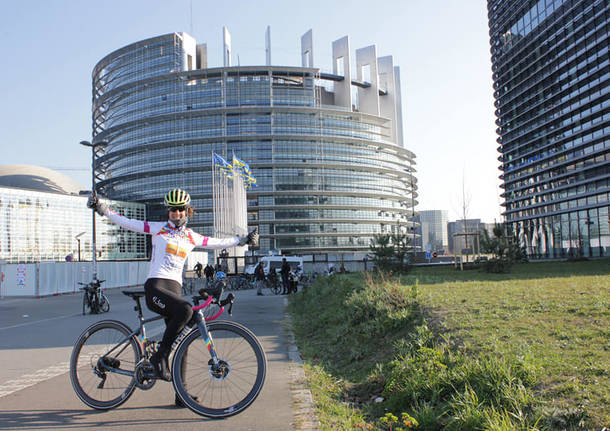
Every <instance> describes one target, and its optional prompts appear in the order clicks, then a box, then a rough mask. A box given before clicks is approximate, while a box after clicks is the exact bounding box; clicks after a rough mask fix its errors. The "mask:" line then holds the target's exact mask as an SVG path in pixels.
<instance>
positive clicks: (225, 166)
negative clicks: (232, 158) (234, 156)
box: [212, 152, 233, 174]
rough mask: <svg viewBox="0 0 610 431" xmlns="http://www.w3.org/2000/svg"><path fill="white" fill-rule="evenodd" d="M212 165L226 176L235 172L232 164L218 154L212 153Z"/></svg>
mask: <svg viewBox="0 0 610 431" xmlns="http://www.w3.org/2000/svg"><path fill="white" fill-rule="evenodd" d="M212 165H213V166H216V167H217V168H218V169H219V170H220V171H221V172H223V173H225V174H231V173H232V172H233V167H232V166H231V163H229V162H227V161H226V160H225V159H223V158H222V157H221V156H219V155H218V154H216V153H214V152H212Z"/></svg>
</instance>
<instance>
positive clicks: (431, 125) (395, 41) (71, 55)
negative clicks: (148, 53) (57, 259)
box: [0, 0, 501, 222]
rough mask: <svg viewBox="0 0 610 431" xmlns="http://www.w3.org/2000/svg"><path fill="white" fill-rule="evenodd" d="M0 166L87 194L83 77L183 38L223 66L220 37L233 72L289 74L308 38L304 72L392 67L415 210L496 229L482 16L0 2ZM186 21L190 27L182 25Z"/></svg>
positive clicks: (389, 1)
mask: <svg viewBox="0 0 610 431" xmlns="http://www.w3.org/2000/svg"><path fill="white" fill-rule="evenodd" d="M0 8H1V9H0V12H1V13H0V23H1V25H0V33H1V34H0V53H1V55H2V59H3V60H2V64H3V65H2V68H0V94H1V95H2V97H1V100H2V102H1V103H0V144H1V146H2V147H1V148H2V158H1V159H0V163H1V164H17V163H22V164H33V165H39V166H45V167H49V168H53V169H57V170H59V171H60V172H62V173H64V174H65V175H67V176H69V177H71V178H73V179H74V180H76V181H77V182H79V183H81V184H82V185H83V186H88V185H89V184H90V178H91V177H90V175H91V174H90V171H88V169H89V167H90V163H91V153H90V152H89V151H88V149H86V148H85V147H83V146H80V145H78V142H79V141H81V140H83V139H87V140H88V139H90V138H91V71H92V69H93V66H94V65H95V64H96V63H97V62H98V61H99V60H101V59H102V58H103V57H104V56H105V55H107V54H109V53H110V52H112V51H114V50H116V49H119V48H121V47H123V46H125V45H128V44H130V43H133V42H136V41H138V40H142V39H146V38H149V37H153V36H157V35H161V34H166V33H171V32H174V31H176V32H180V31H185V32H187V33H190V34H192V35H193V36H194V37H195V39H197V42H198V43H203V42H205V43H207V45H208V65H209V66H210V67H214V66H220V65H221V64H222V27H223V26H227V27H228V29H229V31H230V33H231V38H232V45H233V64H237V61H238V56H239V63H240V64H241V65H249V64H264V62H265V37H264V36H265V30H266V27H267V25H270V26H271V50H272V63H273V64H277V65H300V54H299V53H300V38H301V35H302V34H304V33H305V32H306V31H307V30H309V29H310V28H311V29H313V40H314V66H316V67H321V68H322V69H326V70H330V69H331V43H332V41H334V40H336V39H339V38H340V37H343V36H345V35H349V37H350V45H351V49H352V54H353V51H354V50H355V49H357V48H361V47H364V46H368V45H371V44H376V45H377V51H378V55H379V56H385V55H392V56H393V57H394V64H395V65H398V66H400V70H401V82H402V100H403V117H404V118H403V122H404V131H405V144H406V146H407V148H409V149H410V150H412V151H413V152H415V154H416V155H417V159H416V161H417V170H418V174H417V176H418V179H419V194H420V197H419V202H420V203H419V206H418V207H417V209H418V210H430V209H444V210H447V211H448V212H449V219H450V220H455V219H457V218H460V217H461V214H462V209H461V208H462V202H463V199H462V190H465V192H466V196H467V197H466V201H467V202H468V212H467V216H468V217H469V218H481V219H482V220H483V221H486V222H492V221H493V220H494V219H496V220H499V219H500V216H499V214H500V211H501V209H500V206H499V203H500V198H499V193H500V190H501V189H500V188H499V184H500V180H499V179H498V175H499V173H500V171H499V170H498V164H499V163H498V161H497V157H498V153H497V151H496V148H497V146H498V145H497V143H496V134H495V128H496V126H495V124H494V120H495V117H494V106H493V95H492V92H493V90H492V80H491V62H490V54H489V36H488V28H487V9H486V2H484V1H482V0H437V1H433V2H431V1H426V0H378V1H376V2H370V1H361V0H349V1H348V0H341V1H338V0H326V1H318V0H310V1H305V2H292V3H281V2H279V3H278V2H277V1H268V0H256V1H251V0H247V1H246V0H234V1H227V2H211V1H203V0H192V1H191V0H173V1H169V0H163V1H162V0H123V1H116V0H106V1H105V2H101V3H100V2H93V1H89V0H80V1H77V0H55V1H43V0H39V1H32V0H29V1H28V0H21V1H18V2H17V1H8V0H2V1H0ZM191 11H192V13H191Z"/></svg>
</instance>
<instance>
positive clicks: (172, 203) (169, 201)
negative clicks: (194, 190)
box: [165, 189, 191, 207]
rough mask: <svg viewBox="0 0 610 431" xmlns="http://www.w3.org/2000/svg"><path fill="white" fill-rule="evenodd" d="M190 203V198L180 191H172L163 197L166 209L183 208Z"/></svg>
mask: <svg viewBox="0 0 610 431" xmlns="http://www.w3.org/2000/svg"><path fill="white" fill-rule="evenodd" d="M190 203H191V197H190V196H189V194H188V193H187V192H185V191H184V190H182V189H174V190H170V191H169V192H167V194H166V195H165V205H166V206H168V207H185V206H188V205H189V204H190Z"/></svg>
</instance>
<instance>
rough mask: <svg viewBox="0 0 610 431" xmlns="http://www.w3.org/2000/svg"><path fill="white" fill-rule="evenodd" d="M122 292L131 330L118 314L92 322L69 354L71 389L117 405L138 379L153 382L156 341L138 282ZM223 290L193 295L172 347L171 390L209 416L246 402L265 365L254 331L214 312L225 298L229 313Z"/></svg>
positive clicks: (103, 406)
mask: <svg viewBox="0 0 610 431" xmlns="http://www.w3.org/2000/svg"><path fill="white" fill-rule="evenodd" d="M123 293H124V294H125V295H127V296H129V297H130V298H132V299H133V300H134V301H135V302H136V305H135V307H134V310H135V311H136V312H137V315H138V319H139V327H138V328H137V329H136V330H131V329H130V328H129V327H128V326H127V325H126V324H124V323H122V322H119V321H117V320H103V321H100V322H97V323H94V324H93V325H91V326H89V327H88V328H87V329H86V330H85V331H84V332H83V333H82V334H81V335H80V336H79V337H78V339H77V341H76V343H75V345H74V349H73V351H72V355H71V357H70V380H71V381H72V387H73V388H74V391H75V392H76V395H77V396H78V397H79V398H80V399H81V401H82V402H84V403H85V404H86V405H88V406H89V407H92V408H94V409H98V410H109V409H113V408H115V407H118V406H120V405H121V404H123V403H124V402H125V401H127V399H128V398H129V397H130V396H131V395H132V393H133V392H134V390H135V388H136V387H137V388H140V389H143V390H148V389H151V388H152V387H153V386H154V384H155V382H156V379H155V377H154V369H153V367H152V365H151V364H150V356H151V355H152V354H153V353H154V351H155V350H156V343H155V342H151V341H150V340H148V339H147V337H146V327H145V325H146V324H147V323H150V322H153V321H156V320H160V319H163V316H155V317H152V318H149V319H144V318H143V316H142V306H141V304H140V299H141V298H142V297H144V296H145V293H144V291H143V290H137V291H124V292H123ZM221 296H222V289H201V290H200V291H199V295H196V296H194V297H193V302H194V303H195V305H194V306H193V311H194V313H193V318H192V319H191V321H190V322H189V325H187V327H186V328H185V330H184V331H182V333H181V334H180V335H179V336H178V337H177V339H176V341H175V342H174V344H173V345H172V349H171V350H172V352H173V357H172V358H173V359H172V362H171V364H172V365H171V368H170V371H171V376H172V382H173V385H174V389H175V391H176V394H177V395H178V397H179V398H180V399H181V400H182V402H183V403H184V404H185V405H186V406H187V407H188V408H189V409H190V410H192V411H193V412H195V413H197V414H199V415H202V416H206V417H210V418H225V417H228V416H232V415H235V414H237V413H240V412H242V411H243V410H245V409H246V408H247V407H249V406H250V405H251V404H252V402H253V401H254V400H255V399H256V397H257V396H258V395H259V393H260V391H261V389H262V387H263V384H264V382H265V376H266V373H267V358H266V356H265V352H264V350H263V347H262V346H261V344H260V342H259V341H258V339H257V338H256V336H255V335H254V334H253V333H252V332H251V331H250V330H249V329H248V328H246V327H245V326H243V325H240V324H239V323H235V322H232V321H221V320H218V321H217V320H216V319H217V318H218V317H219V316H220V315H221V314H222V313H223V312H224V310H225V306H227V305H229V307H228V313H229V314H231V312H232V308H233V302H234V299H235V295H233V294H232V293H229V294H228V295H227V296H226V297H225V298H224V299H220V297H221ZM200 301H204V303H203V304H202V305H199V303H200Z"/></svg>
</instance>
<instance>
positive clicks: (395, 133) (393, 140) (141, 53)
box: [93, 29, 417, 255]
mask: <svg viewBox="0 0 610 431" xmlns="http://www.w3.org/2000/svg"><path fill="white" fill-rule="evenodd" d="M224 32H225V38H224V48H223V52H224V64H223V65H222V66H220V67H208V64H207V46H206V45H205V44H197V42H196V41H195V39H194V38H193V37H191V36H190V35H188V34H186V33H172V34H166V35H163V36H158V37H153V38H151V39H146V40H143V41H140V42H136V43H133V44H130V45H128V46H125V47H123V48H121V49H119V50H117V51H114V52H112V53H110V54H108V55H107V56H106V57H104V58H103V59H102V60H100V62H99V63H98V64H97V65H96V66H95V68H94V70H93V138H94V142H96V143H97V142H103V141H106V142H107V143H108V144H107V146H106V147H105V150H106V152H105V154H104V155H103V156H101V157H100V158H99V159H97V161H96V171H97V172H98V174H99V175H100V177H101V178H102V181H101V182H100V183H99V188H98V191H99V192H100V193H101V194H102V195H104V196H107V197H109V198H111V199H120V200H125V201H131V202H140V203H145V204H147V205H148V208H149V212H150V216H151V218H152V219H155V218H161V217H164V216H165V214H166V213H165V211H164V210H163V208H162V201H163V195H164V194H165V193H166V191H167V190H168V189H169V188H174V187H182V188H185V189H186V190H188V191H189V192H190V194H191V197H192V202H193V205H194V206H195V208H196V210H197V213H196V214H195V216H194V218H193V220H191V221H190V222H189V226H191V227H193V228H194V229H195V230H197V231H198V232H201V233H203V234H206V235H213V234H214V232H213V211H212V208H213V206H212V175H211V170H212V165H211V155H212V152H215V153H217V154H219V155H221V156H223V157H224V158H225V159H227V160H229V161H231V158H232V155H233V154H235V155H236V156H237V157H239V158H240V159H242V160H244V161H245V162H247V163H249V164H250V168H251V170H252V172H253V175H254V176H255V177H256V179H257V183H258V187H254V188H252V189H250V190H248V192H247V199H248V223H249V225H251V226H258V227H259V230H260V234H261V239H260V249H261V250H260V252H267V251H270V250H281V251H282V252H283V253H293V254H318V253H321V254H332V253H345V252H347V253H354V255H356V254H357V253H359V252H360V253H364V252H366V251H368V249H369V243H370V240H371V239H372V238H373V236H374V235H375V234H379V233H384V232H390V231H391V230H396V229H401V230H403V231H406V230H407V229H408V228H409V227H411V226H412V222H411V221H410V220H409V218H410V217H412V215H414V206H415V205H416V203H417V201H416V197H417V194H416V189H417V180H416V178H415V169H414V164H415V161H414V159H415V155H414V154H413V153H412V152H411V151H409V150H408V149H406V148H405V145H404V143H403V131H402V110H401V97H400V94H401V93H400V73H399V70H398V67H395V66H394V64H393V60H392V57H391V56H386V57H379V58H378V57H377V49H376V47H375V46H374V45H373V46H368V47H364V48H360V49H357V50H356V51H355V61H352V52H351V50H350V45H349V39H348V38H347V37H344V38H342V39H339V40H336V41H334V42H333V44H332V53H333V63H332V64H333V71H332V72H323V71H321V70H320V68H316V67H314V62H313V54H312V53H313V44H312V33H311V30H310V31H309V32H307V33H306V34H305V35H304V36H303V37H302V39H301V48H302V59H303V61H302V65H301V66H280V65H272V62H271V49H270V41H269V40H270V38H269V29H268V30H267V61H266V64H264V65H257V66H239V65H238V66H233V65H231V44H230V35H229V34H228V32H227V30H226V29H224ZM354 66H355V69H356V70H355V71H353V72H352V70H353V67H354Z"/></svg>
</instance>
